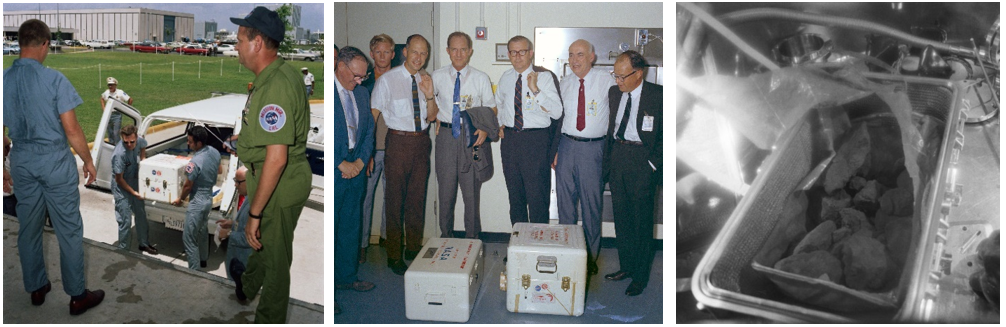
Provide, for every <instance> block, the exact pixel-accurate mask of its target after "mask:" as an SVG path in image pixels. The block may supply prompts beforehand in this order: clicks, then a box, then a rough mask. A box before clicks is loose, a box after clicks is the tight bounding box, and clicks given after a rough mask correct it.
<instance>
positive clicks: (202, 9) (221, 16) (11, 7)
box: [3, 2, 325, 32]
mask: <svg viewBox="0 0 1006 327" xmlns="http://www.w3.org/2000/svg"><path fill="white" fill-rule="evenodd" d="M266 3H268V2H266ZM297 4H298V5H300V6H301V23H300V25H301V27H303V28H307V29H310V30H311V31H312V32H313V31H322V30H324V29H325V4H322V3H297ZM56 6H57V4H55V3H42V4H39V3H4V4H3V10H4V11H22V10H39V8H41V10H56ZM58 6H59V9H60V10H63V9H106V8H128V7H132V8H149V9H158V10H167V11H174V12H184V13H190V14H193V15H195V19H196V21H216V22H217V27H218V28H222V29H226V30H228V31H233V30H236V29H237V25H234V24H233V23H231V21H230V18H231V17H244V16H245V15H247V14H248V13H249V12H251V11H252V9H253V8H254V7H253V3H60V4H58Z"/></svg>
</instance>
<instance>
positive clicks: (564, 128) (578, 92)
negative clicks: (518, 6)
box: [552, 39, 615, 275]
mask: <svg viewBox="0 0 1006 327" xmlns="http://www.w3.org/2000/svg"><path fill="white" fill-rule="evenodd" d="M596 59H597V56H596V54H595V53H594V46H593V45H591V44H590V42H587V41H586V40H583V39H580V40H576V41H574V42H573V44H571V45H570V46H569V68H570V70H572V71H573V75H570V76H566V77H565V78H563V79H562V82H560V83H559V89H560V91H561V92H562V98H563V99H566V101H565V102H564V103H563V112H564V114H565V115H564V118H563V119H562V120H561V121H560V122H559V124H560V125H559V126H560V127H559V128H558V129H557V132H558V133H561V134H562V137H560V138H559V152H558V153H557V154H556V158H555V159H553V163H552V168H554V169H555V184H556V186H555V193H556V202H558V203H557V207H558V209H559V223H560V224H568V225H575V224H576V220H577V210H576V204H577V202H579V203H580V212H582V214H583V232H584V234H585V236H586V240H587V249H588V252H587V254H588V257H587V272H588V273H589V274H590V275H594V274H597V255H598V254H599V252H600V250H601V205H602V202H601V201H602V198H601V195H602V193H603V192H604V183H603V182H602V178H601V177H602V176H601V172H602V170H601V158H602V156H603V153H604V139H605V135H606V134H607V128H608V89H609V88H611V87H612V86H614V85H615V79H614V78H612V77H611V75H610V74H608V72H606V71H603V70H601V69H597V68H593V67H594V61H595V60H596Z"/></svg>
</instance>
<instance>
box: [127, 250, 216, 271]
mask: <svg viewBox="0 0 1006 327" xmlns="http://www.w3.org/2000/svg"><path fill="white" fill-rule="evenodd" d="M143 252H146V253H150V254H152V255H157V249H156V248H154V246H153V245H150V246H141V247H140V253H143ZM203 262H205V261H203ZM203 267H204V268H205V267H206V266H203Z"/></svg>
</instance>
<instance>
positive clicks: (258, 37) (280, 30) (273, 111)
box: [231, 7, 311, 323]
mask: <svg viewBox="0 0 1006 327" xmlns="http://www.w3.org/2000/svg"><path fill="white" fill-rule="evenodd" d="M231 22H233V23H235V24H237V25H238V26H239V28H238V44H237V46H236V48H237V51H238V61H239V62H240V63H241V64H242V65H244V66H245V67H246V68H248V70H250V71H252V72H254V73H255V81H254V83H253V86H252V90H251V94H250V95H249V96H248V102H247V103H246V105H245V109H244V114H243V117H242V126H241V135H240V138H239V139H238V144H237V153H238V155H239V156H240V158H241V161H242V162H244V164H245V167H247V169H248V172H247V175H246V178H247V182H248V186H247V187H248V194H249V195H250V196H252V198H251V199H250V200H251V201H252V202H251V203H252V206H251V209H250V210H249V211H248V217H249V219H248V223H247V225H246V226H245V230H244V232H245V237H246V239H247V240H248V245H250V246H251V247H252V249H254V250H255V252H253V253H252V255H251V257H249V258H248V267H247V269H245V266H244V265H243V264H241V263H240V262H234V261H232V262H231V267H232V268H231V275H232V276H234V281H235V284H237V290H236V293H237V297H238V299H239V300H241V301H244V300H246V299H247V298H254V297H255V295H256V294H257V293H258V292H259V289H260V288H261V291H262V298H261V299H260V300H259V304H258V308H256V310H255V322H257V323H284V322H286V313H287V306H288V304H289V302H290V263H291V262H292V260H293V231H294V228H296V227H297V219H298V218H299V217H300V212H301V210H302V209H303V208H304V203H305V202H306V201H307V197H308V194H309V193H310V190H311V167H310V166H309V165H308V162H307V157H306V156H305V153H304V152H305V150H306V142H307V131H308V128H309V127H310V107H309V106H308V102H307V95H306V94H305V93H304V85H303V83H304V81H303V76H302V75H301V73H300V72H299V71H298V70H297V68H294V67H293V66H291V65H289V64H287V63H286V61H284V60H283V59H282V58H279V57H278V56H277V50H278V48H279V42H280V41H281V40H283V34H284V24H283V21H282V20H280V18H279V16H278V15H277V14H276V12H274V11H271V10H268V9H266V8H264V7H256V8H255V10H253V11H252V12H251V13H250V14H248V16H245V18H243V19H242V18H231Z"/></svg>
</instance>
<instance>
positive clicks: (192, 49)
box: [173, 44, 210, 56]
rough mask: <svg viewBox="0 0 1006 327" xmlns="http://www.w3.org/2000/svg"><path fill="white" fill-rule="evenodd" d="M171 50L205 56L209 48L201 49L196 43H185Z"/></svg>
mask: <svg viewBox="0 0 1006 327" xmlns="http://www.w3.org/2000/svg"><path fill="white" fill-rule="evenodd" d="M173 52H178V53H182V54H188V55H200V56H206V55H209V53H210V50H209V49H203V48H202V47H200V46H198V45H195V44H189V45H186V46H184V47H178V48H175V50H174V51H173Z"/></svg>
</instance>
